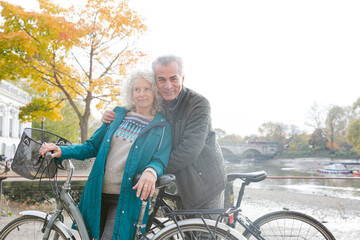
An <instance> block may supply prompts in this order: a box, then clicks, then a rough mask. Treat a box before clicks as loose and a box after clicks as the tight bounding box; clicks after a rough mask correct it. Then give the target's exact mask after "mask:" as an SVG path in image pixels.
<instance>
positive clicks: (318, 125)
mask: <svg viewBox="0 0 360 240" xmlns="http://www.w3.org/2000/svg"><path fill="white" fill-rule="evenodd" d="M324 114H325V112H324V110H323V109H321V107H320V106H319V105H318V104H317V103H313V105H312V106H311V108H310V110H309V112H308V114H307V121H306V122H305V125H307V126H309V127H312V128H313V133H312V134H311V139H310V140H309V141H310V144H311V145H314V146H315V145H317V146H320V147H321V149H322V150H323V151H325V149H326V142H327V139H326V135H325V124H324V122H325V119H324V118H325V117H324Z"/></svg>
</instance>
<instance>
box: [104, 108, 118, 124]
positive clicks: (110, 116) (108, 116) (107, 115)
mask: <svg viewBox="0 0 360 240" xmlns="http://www.w3.org/2000/svg"><path fill="white" fill-rule="evenodd" d="M114 120H115V112H114V111H113V110H106V111H105V112H104V114H103V115H102V117H101V121H102V122H103V123H111V122H112V121H114Z"/></svg>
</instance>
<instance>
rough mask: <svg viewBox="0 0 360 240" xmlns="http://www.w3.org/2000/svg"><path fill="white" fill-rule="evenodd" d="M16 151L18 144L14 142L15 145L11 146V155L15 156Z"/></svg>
mask: <svg viewBox="0 0 360 240" xmlns="http://www.w3.org/2000/svg"><path fill="white" fill-rule="evenodd" d="M15 151H16V145H15V144H13V145H12V146H11V157H14V155H15Z"/></svg>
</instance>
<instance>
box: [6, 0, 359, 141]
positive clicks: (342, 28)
mask: <svg viewBox="0 0 360 240" xmlns="http://www.w3.org/2000/svg"><path fill="white" fill-rule="evenodd" d="M8 2H11V3H17V4H19V5H22V6H24V7H28V6H31V5H33V4H34V2H35V1H33V0H27V1H23V0H8ZM130 5H131V6H132V7H133V8H134V10H136V11H137V12H138V13H139V14H140V15H142V16H143V17H144V20H145V24H146V25H147V27H148V31H147V33H146V34H144V35H143V36H142V38H141V39H140V42H139V44H138V48H139V49H141V50H143V51H145V52H146V53H148V59H149V65H150V63H151V61H152V60H153V59H154V58H156V57H157V56H159V55H163V54H175V55H179V56H181V57H182V58H183V60H184V63H185V81H184V85H185V86H186V87H189V88H191V89H193V90H195V91H197V92H199V93H200V94H202V95H203V96H205V97H206V98H207V99H208V100H209V101H210V104H211V108H212V121H213V127H214V128H221V129H223V130H225V131H226V133H227V134H238V135H241V136H243V137H244V136H247V135H251V134H258V128H259V127H260V126H261V124H262V123H265V122H279V123H283V124H287V125H296V126H298V127H299V129H300V130H307V131H309V130H310V129H309V128H308V127H306V125H305V122H306V121H308V113H309V111H310V108H311V106H312V105H313V104H314V103H317V104H318V105H319V106H321V107H323V108H324V109H326V108H327V107H329V106H331V105H338V106H351V105H352V104H353V103H354V102H355V101H356V100H357V99H358V98H359V97H360V14H359V12H360V1H355V0H354V1H349V0H341V1H340V0H338V1H334V0H301V1H293V0H252V1H244V0H222V1H214V0H196V1H193V0H151V1H149V0H130Z"/></svg>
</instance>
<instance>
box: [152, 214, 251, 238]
mask: <svg viewBox="0 0 360 240" xmlns="http://www.w3.org/2000/svg"><path fill="white" fill-rule="evenodd" d="M206 224H207V226H208V227H209V229H210V231H211V233H212V234H213V236H214V238H213V237H212V236H211V235H210V233H209V231H208V229H207V227H206V225H205V224H204V222H203V221H202V220H201V219H188V220H183V221H179V222H178V225H179V226H180V229H181V233H180V232H179V229H178V227H177V226H176V224H172V225H170V226H167V227H166V228H164V229H162V230H161V231H160V232H159V233H158V234H156V235H155V236H154V239H156V240H163V239H173V240H178V239H185V240H191V239H205V240H206V239H216V240H221V239H230V240H239V239H240V240H241V239H244V237H243V236H241V234H240V233H238V232H237V231H236V230H234V229H232V228H230V227H228V226H226V225H224V224H222V223H218V224H217V225H216V222H215V221H212V220H206ZM182 234H183V235H182ZM182 236H183V237H182Z"/></svg>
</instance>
